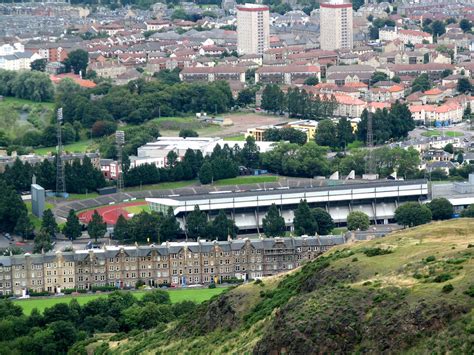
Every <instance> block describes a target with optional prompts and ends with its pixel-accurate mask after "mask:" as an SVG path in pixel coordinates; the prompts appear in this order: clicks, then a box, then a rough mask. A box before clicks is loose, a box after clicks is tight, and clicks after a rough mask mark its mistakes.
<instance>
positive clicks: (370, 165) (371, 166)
mask: <svg viewBox="0 0 474 355" xmlns="http://www.w3.org/2000/svg"><path fill="white" fill-rule="evenodd" d="M370 103H371V100H370V99H369V100H367V149H368V150H369V151H368V154H367V164H366V167H365V173H366V174H368V175H374V174H375V161H374V157H373V150H374V149H373V148H374V133H373V116H372V111H371V110H370Z"/></svg>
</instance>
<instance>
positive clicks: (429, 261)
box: [425, 255, 436, 263]
mask: <svg viewBox="0 0 474 355" xmlns="http://www.w3.org/2000/svg"><path fill="white" fill-rule="evenodd" d="M435 260H436V258H435V257H434V256H433V255H430V256H428V257H427V258H426V259H425V261H426V262H427V263H431V262H432V261H435Z"/></svg>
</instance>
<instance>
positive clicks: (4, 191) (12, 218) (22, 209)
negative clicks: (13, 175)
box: [0, 178, 27, 232]
mask: <svg viewBox="0 0 474 355" xmlns="http://www.w3.org/2000/svg"><path fill="white" fill-rule="evenodd" d="M0 191H1V193H0V230H1V231H5V232H12V231H13V230H14V229H15V226H16V225H17V224H18V220H19V219H20V217H24V216H25V215H27V210H26V206H25V203H24V202H23V200H22V199H21V196H20V195H19V194H18V193H17V192H16V191H15V189H14V188H13V186H11V185H9V184H7V183H6V182H5V181H4V180H3V179H1V178H0Z"/></svg>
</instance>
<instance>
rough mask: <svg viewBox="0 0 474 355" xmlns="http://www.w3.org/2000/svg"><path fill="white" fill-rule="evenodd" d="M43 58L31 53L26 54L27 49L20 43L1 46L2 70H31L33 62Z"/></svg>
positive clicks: (0, 63)
mask: <svg viewBox="0 0 474 355" xmlns="http://www.w3.org/2000/svg"><path fill="white" fill-rule="evenodd" d="M41 58H42V57H41V56H40V55H39V54H37V53H33V52H30V51H26V52H25V47H24V46H23V45H22V44H20V43H14V44H13V45H11V44H3V45H1V46H0V69H5V70H14V71H17V70H30V65H31V62H33V61H35V60H36V59H41Z"/></svg>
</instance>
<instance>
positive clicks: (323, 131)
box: [315, 119, 337, 147]
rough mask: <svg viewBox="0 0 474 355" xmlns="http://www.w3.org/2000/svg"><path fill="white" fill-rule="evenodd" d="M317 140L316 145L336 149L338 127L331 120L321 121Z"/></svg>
mask: <svg viewBox="0 0 474 355" xmlns="http://www.w3.org/2000/svg"><path fill="white" fill-rule="evenodd" d="M315 139H316V143H317V144H319V145H322V146H328V147H335V146H336V145H337V140H336V127H335V125H334V123H333V122H332V121H331V120H329V119H327V120H322V121H320V122H319V124H318V129H317V131H316V137H315Z"/></svg>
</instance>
